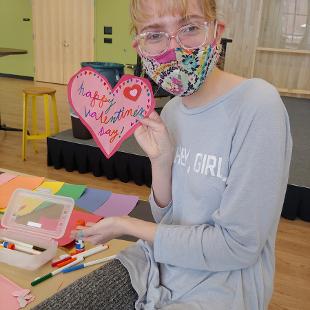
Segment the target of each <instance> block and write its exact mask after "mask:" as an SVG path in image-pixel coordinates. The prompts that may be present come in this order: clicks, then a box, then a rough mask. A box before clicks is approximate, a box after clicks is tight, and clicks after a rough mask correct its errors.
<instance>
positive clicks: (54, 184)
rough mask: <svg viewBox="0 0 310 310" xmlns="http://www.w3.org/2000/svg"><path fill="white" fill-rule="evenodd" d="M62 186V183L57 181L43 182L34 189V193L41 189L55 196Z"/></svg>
mask: <svg viewBox="0 0 310 310" xmlns="http://www.w3.org/2000/svg"><path fill="white" fill-rule="evenodd" d="M64 184H65V183H64V182H58V181H45V182H43V183H42V184H41V185H40V186H39V187H38V188H36V191H38V190H41V189H49V190H50V191H51V194H56V193H57V192H58V191H59V190H60V189H61V188H62V187H63V185H64Z"/></svg>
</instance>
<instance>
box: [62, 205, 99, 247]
mask: <svg viewBox="0 0 310 310" xmlns="http://www.w3.org/2000/svg"><path fill="white" fill-rule="evenodd" d="M101 218H102V216H99V215H95V214H91V213H86V212H84V211H78V210H75V209H73V211H72V214H71V216H70V220H69V223H68V225H67V229H66V232H65V234H64V236H63V237H62V238H60V239H58V245H59V246H65V245H67V244H69V243H71V242H72V241H73V239H72V238H70V233H71V230H74V229H75V228H76V222H77V221H78V220H82V219H83V220H85V222H86V223H87V222H93V223H97V222H98V221H99V220H101Z"/></svg>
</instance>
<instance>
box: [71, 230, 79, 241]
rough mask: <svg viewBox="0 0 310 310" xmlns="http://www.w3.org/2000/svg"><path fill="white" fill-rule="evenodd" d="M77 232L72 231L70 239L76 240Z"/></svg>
mask: <svg viewBox="0 0 310 310" xmlns="http://www.w3.org/2000/svg"><path fill="white" fill-rule="evenodd" d="M77 232H78V230H76V229H74V230H71V232H70V238H73V239H75V236H76V234H77Z"/></svg>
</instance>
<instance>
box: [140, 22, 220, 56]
mask: <svg viewBox="0 0 310 310" xmlns="http://www.w3.org/2000/svg"><path fill="white" fill-rule="evenodd" d="M216 25H217V23H216V22H215V31H214V38H215V35H216V28H217V27H216ZM209 30H210V22H204V23H197V24H196V23H192V24H189V25H186V26H183V27H181V28H180V29H179V30H178V31H177V32H176V34H175V35H171V34H169V33H167V32H162V31H148V32H144V33H141V34H139V35H137V36H136V38H135V40H136V41H137V43H138V47H139V49H140V52H141V53H142V54H143V55H145V56H150V57H154V56H160V55H162V54H164V53H165V52H166V51H167V50H168V49H169V46H170V42H171V39H172V38H175V39H176V41H177V43H178V44H179V45H180V46H181V47H183V48H185V49H195V48H199V47H201V46H203V45H205V44H206V43H207V41H209V40H210V33H209V32H210V31H209Z"/></svg>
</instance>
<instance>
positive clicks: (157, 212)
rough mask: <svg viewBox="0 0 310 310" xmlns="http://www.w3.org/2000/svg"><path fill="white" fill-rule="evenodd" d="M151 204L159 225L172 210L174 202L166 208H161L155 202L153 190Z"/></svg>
mask: <svg viewBox="0 0 310 310" xmlns="http://www.w3.org/2000/svg"><path fill="white" fill-rule="evenodd" d="M149 203H150V206H151V211H152V214H153V218H154V220H155V222H156V223H159V222H160V221H161V219H162V218H163V217H164V216H165V215H166V214H167V213H168V211H169V210H170V209H171V206H172V201H170V202H169V203H168V205H167V206H165V207H164V208H161V207H159V206H158V205H157V203H156V201H155V198H154V193H153V190H151V194H150V197H149Z"/></svg>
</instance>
